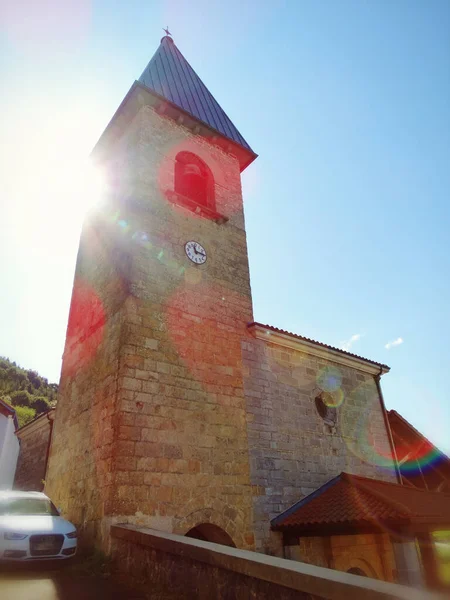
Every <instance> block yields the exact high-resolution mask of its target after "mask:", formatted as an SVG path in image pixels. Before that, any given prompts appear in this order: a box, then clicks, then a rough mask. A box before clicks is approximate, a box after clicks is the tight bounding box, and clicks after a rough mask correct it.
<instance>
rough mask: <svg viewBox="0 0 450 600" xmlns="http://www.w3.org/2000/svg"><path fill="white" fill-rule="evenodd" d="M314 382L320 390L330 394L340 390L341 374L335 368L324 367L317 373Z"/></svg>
mask: <svg viewBox="0 0 450 600" xmlns="http://www.w3.org/2000/svg"><path fill="white" fill-rule="evenodd" d="M316 382H317V385H318V386H319V388H320V389H322V390H323V391H324V392H328V393H330V394H332V393H333V392H336V391H337V390H339V389H340V387H341V384H342V374H341V372H340V370H339V369H338V368H337V367H333V366H326V367H323V368H322V369H320V371H318V373H317V376H316Z"/></svg>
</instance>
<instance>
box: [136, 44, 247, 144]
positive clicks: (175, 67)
mask: <svg viewBox="0 0 450 600" xmlns="http://www.w3.org/2000/svg"><path fill="white" fill-rule="evenodd" d="M139 83H142V84H143V85H145V86H146V87H147V88H148V89H150V90H152V91H153V92H156V93H157V94H158V95H159V96H161V97H163V98H165V99H166V100H169V102H171V103H172V104H175V105H176V106H179V107H180V108H182V109H183V110H184V111H185V112H187V113H189V114H190V115H192V116H193V117H195V118H196V119H198V120H199V121H201V122H202V123H205V124H206V125H209V127H211V128H212V129H215V130H216V131H217V132H218V133H220V134H222V135H223V136H225V137H226V138H228V139H229V140H231V141H233V142H235V143H236V144H239V145H240V146H242V147H243V148H245V149H246V150H248V151H249V152H252V153H253V150H252V149H251V148H250V146H249V145H248V144H247V142H246V141H245V139H244V138H243V137H242V135H241V134H240V133H239V131H238V130H237V128H236V126H235V125H234V124H233V123H232V121H231V119H229V118H228V116H227V115H226V113H225V111H224V110H223V108H222V107H221V106H220V105H219V103H218V102H217V100H216V99H215V98H214V96H213V95H212V94H211V92H210V91H209V90H208V88H207V87H206V85H205V84H204V83H203V81H202V80H201V79H200V77H199V76H198V75H197V73H196V72H195V71H194V69H193V68H192V67H191V65H190V64H189V63H188V61H187V60H186V59H185V58H184V56H183V55H182V54H181V52H180V51H179V50H178V48H177V47H176V45H175V42H174V41H173V39H172V38H171V37H169V36H167V35H166V36H164V37H163V38H162V40H161V44H160V46H159V48H158V49H157V50H156V52H155V54H154V55H153V57H152V59H151V60H150V62H149V63H148V65H147V66H146V68H145V69H144V72H143V73H142V75H141V76H140V78H139Z"/></svg>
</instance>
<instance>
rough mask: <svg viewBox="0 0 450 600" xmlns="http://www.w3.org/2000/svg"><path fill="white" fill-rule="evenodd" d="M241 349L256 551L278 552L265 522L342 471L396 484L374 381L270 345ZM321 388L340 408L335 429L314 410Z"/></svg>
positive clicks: (245, 345) (331, 363)
mask: <svg viewBox="0 0 450 600" xmlns="http://www.w3.org/2000/svg"><path fill="white" fill-rule="evenodd" d="M242 347H243V356H244V365H245V394H246V399H247V415H248V416H247V421H248V435H249V448H250V457H251V458H250V465H251V482H252V484H253V486H254V493H255V496H254V519H255V534H256V548H257V550H259V551H267V552H277V553H279V551H280V545H279V540H278V537H279V536H278V537H277V536H276V534H274V533H272V534H271V533H270V531H269V528H270V520H271V519H273V518H274V517H275V516H277V515H279V514H280V513H281V512H283V511H284V510H286V509H287V508H289V507H290V506H291V505H292V504H294V503H295V502H298V500H300V499H301V498H302V497H304V496H306V495H308V494H310V493H311V492H313V491H314V490H316V489H317V488H318V487H320V486H321V485H323V484H324V483H326V482H327V481H329V480H330V479H332V478H333V477H334V476H336V475H338V474H339V473H340V472H342V471H346V472H349V473H353V474H356V475H362V476H366V477H373V478H378V479H385V480H388V481H394V482H395V481H396V477H395V475H394V472H393V469H392V468H386V466H388V467H389V466H390V467H392V466H393V465H392V460H391V459H390V447H389V441H388V435H387V431H386V427H385V423H384V419H383V414H382V409H381V404H380V399H379V396H378V391H377V387H376V383H375V380H374V378H373V376H371V375H370V374H367V373H364V372H362V371H359V370H357V369H353V368H351V367H348V366H343V365H341V364H337V363H336V362H335V361H333V359H332V357H330V360H325V359H322V358H318V357H315V356H312V355H309V354H307V353H305V352H300V351H297V350H295V349H291V348H286V347H283V346H280V345H278V344H275V343H271V342H270V341H267V342H265V341H263V340H257V339H252V340H251V341H248V340H247V341H245V342H243V345H242ZM327 386H328V388H329V389H331V388H333V390H334V392H333V397H334V398H335V399H336V403H337V404H338V405H339V406H338V407H337V424H336V427H329V426H328V425H326V424H325V422H324V421H323V419H322V418H321V417H320V416H319V414H318V412H317V410H316V407H315V402H314V400H315V397H316V395H317V394H318V393H320V391H321V390H323V389H327ZM330 386H331V387H330ZM335 388H336V389H335ZM381 465H385V466H384V467H383V466H381Z"/></svg>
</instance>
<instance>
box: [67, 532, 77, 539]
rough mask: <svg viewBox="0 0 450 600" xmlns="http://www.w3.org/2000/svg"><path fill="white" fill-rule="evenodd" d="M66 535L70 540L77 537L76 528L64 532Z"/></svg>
mask: <svg viewBox="0 0 450 600" xmlns="http://www.w3.org/2000/svg"><path fill="white" fill-rule="evenodd" d="M66 537H68V538H70V539H71V540H73V538H76V537H78V535H77V530H76V529H75V531H71V532H70V533H66Z"/></svg>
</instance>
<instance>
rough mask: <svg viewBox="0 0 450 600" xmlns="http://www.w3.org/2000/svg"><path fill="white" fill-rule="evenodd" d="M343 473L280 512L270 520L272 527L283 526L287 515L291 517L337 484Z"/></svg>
mask: <svg viewBox="0 0 450 600" xmlns="http://www.w3.org/2000/svg"><path fill="white" fill-rule="evenodd" d="M341 475H342V473H341V474H340V475H337V476H336V477H334V478H333V479H330V481H327V482H326V483H324V484H323V485H322V486H321V487H320V488H317V490H315V491H314V492H312V493H311V494H308V495H307V496H305V497H304V498H302V499H301V500H299V501H298V502H296V503H295V504H293V505H292V506H290V507H289V508H287V509H286V510H285V511H283V512H282V513H281V514H279V515H278V516H277V517H275V518H274V519H272V520H271V521H270V524H271V527H272V528H276V527H280V526H282V525H283V523H282V522H283V520H284V519H287V517H290V516H291V515H292V514H293V513H295V512H297V510H299V509H300V508H302V507H303V506H306V505H307V504H309V503H310V502H311V501H312V500H315V499H316V498H317V497H318V496H321V495H322V494H323V493H324V492H326V491H327V490H328V489H329V488H330V487H333V486H334V485H336V484H337V483H338V482H339V480H340V479H341Z"/></svg>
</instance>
